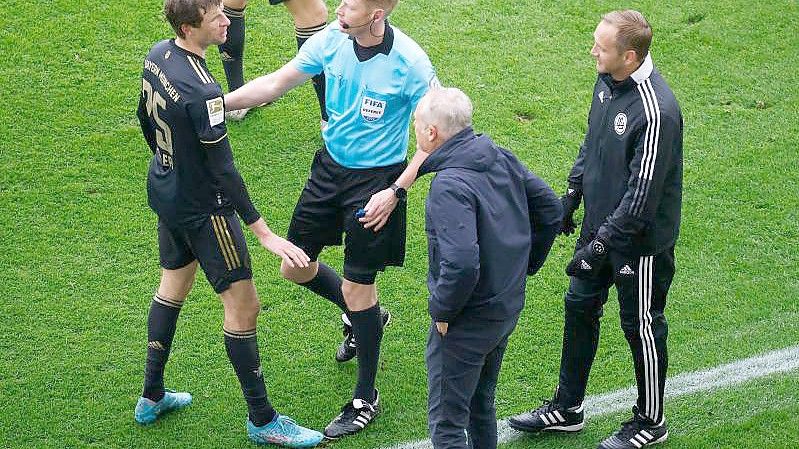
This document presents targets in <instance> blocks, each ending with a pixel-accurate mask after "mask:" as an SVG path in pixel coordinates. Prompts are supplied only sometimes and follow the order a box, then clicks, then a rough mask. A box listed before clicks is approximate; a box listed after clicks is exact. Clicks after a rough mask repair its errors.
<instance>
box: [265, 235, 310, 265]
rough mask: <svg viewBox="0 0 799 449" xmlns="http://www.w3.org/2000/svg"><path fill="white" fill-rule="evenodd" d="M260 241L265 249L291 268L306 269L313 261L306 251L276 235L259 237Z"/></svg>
mask: <svg viewBox="0 0 799 449" xmlns="http://www.w3.org/2000/svg"><path fill="white" fill-rule="evenodd" d="M258 240H259V241H260V242H261V245H263V247H264V248H266V249H268V250H269V251H270V252H272V253H273V254H275V255H276V256H278V257H280V258H281V259H283V262H286V264H287V265H288V266H289V267H291V268H305V267H307V266H308V262H310V261H311V258H310V257H308V255H307V254H305V251H303V250H302V249H301V248H298V247H296V246H294V244H293V243H291V242H289V241H288V240H286V239H284V238H283V237H280V236H279V235H277V234H275V233H270V234H269V235H268V236H266V237H262V238H261V237H259V238H258Z"/></svg>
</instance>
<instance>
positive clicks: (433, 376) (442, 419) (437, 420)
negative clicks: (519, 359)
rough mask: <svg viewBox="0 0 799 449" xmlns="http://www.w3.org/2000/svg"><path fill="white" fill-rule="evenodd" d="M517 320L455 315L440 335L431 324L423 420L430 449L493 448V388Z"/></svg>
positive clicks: (495, 420)
mask: <svg viewBox="0 0 799 449" xmlns="http://www.w3.org/2000/svg"><path fill="white" fill-rule="evenodd" d="M518 319H519V317H518V316H516V317H514V318H513V319H511V320H505V321H492V320H482V319H476V318H465V317H459V318H458V319H456V320H455V321H454V322H452V323H450V325H449V330H448V332H447V335H446V336H443V337H442V336H441V334H439V333H438V330H437V329H436V326H435V324H434V323H433V324H431V326H430V331H429V334H428V337H427V351H426V353H425V359H426V362H427V391H428V402H427V404H428V415H427V422H428V426H429V429H430V438H431V440H432V442H433V447H434V448H435V449H467V448H469V449H495V448H496V447H497V416H496V409H495V407H494V391H495V390H496V387H497V378H498V377H499V369H500V366H501V365H502V357H503V356H504V354H505V348H506V347H507V345H508V336H510V334H511V333H512V332H513V329H514V328H515V327H516V322H517V321H518ZM467 435H468V437H467Z"/></svg>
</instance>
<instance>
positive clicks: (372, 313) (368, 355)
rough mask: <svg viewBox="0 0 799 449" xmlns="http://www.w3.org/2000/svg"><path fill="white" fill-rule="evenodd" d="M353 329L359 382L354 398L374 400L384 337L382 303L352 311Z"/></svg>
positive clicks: (350, 314)
mask: <svg viewBox="0 0 799 449" xmlns="http://www.w3.org/2000/svg"><path fill="white" fill-rule="evenodd" d="M349 316H350V321H351V322H352V331H353V333H354V334H355V341H357V342H358V383H357V384H356V385H355V393H354V395H353V397H354V398H360V399H363V400H365V401H369V402H370V403H371V402H374V400H375V397H374V394H375V377H376V376H377V361H378V358H379V357H380V340H381V339H382V338H383V322H382V321H381V318H380V304H375V305H374V307H370V308H368V309H366V310H360V311H357V312H350V313H349Z"/></svg>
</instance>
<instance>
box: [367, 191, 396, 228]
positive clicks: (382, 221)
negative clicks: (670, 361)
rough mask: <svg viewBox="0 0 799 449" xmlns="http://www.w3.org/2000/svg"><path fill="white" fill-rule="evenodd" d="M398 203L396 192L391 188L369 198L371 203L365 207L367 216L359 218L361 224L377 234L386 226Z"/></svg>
mask: <svg viewBox="0 0 799 449" xmlns="http://www.w3.org/2000/svg"><path fill="white" fill-rule="evenodd" d="M398 201H399V200H398V199H397V197H396V195H394V190H392V189H391V188H390V187H389V188H387V189H383V190H381V191H379V192H377V193H375V194H374V195H372V197H371V198H369V202H368V203H366V206H364V210H365V211H366V214H365V215H364V216H363V217H361V218H359V219H358V221H360V222H361V224H362V225H363V227H364V228H366V229H371V230H373V231H375V232H377V231H379V230H380V229H382V228H383V226H385V225H386V222H388V217H390V216H391V212H393V211H394V208H395V207H397V202H398Z"/></svg>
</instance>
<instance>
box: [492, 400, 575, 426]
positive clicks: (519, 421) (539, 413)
mask: <svg viewBox="0 0 799 449" xmlns="http://www.w3.org/2000/svg"><path fill="white" fill-rule="evenodd" d="M508 424H509V425H510V427H511V428H513V429H516V430H521V431H523V432H541V431H548V432H577V431H580V430H582V429H583V426H584V425H585V417H584V414H583V404H580V405H578V406H576V407H570V408H566V407H563V406H561V405H560V404H558V395H557V393H555V398H554V399H552V400H551V401H544V405H542V406H541V407H538V408H537V409H535V410H530V411H529V412H525V413H522V414H521V415H516V416H513V417H511V418H510V419H508Z"/></svg>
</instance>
